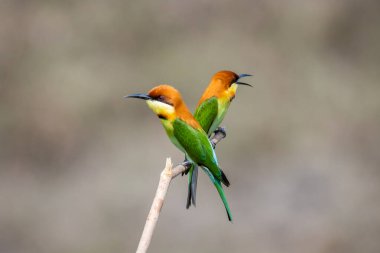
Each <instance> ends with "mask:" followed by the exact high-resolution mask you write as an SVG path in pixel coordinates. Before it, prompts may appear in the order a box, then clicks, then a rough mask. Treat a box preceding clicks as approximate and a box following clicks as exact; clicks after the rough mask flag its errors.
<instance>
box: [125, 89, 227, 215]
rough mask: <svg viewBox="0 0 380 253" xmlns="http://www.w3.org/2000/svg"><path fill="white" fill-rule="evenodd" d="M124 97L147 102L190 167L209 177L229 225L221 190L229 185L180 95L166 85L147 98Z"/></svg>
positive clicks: (145, 95) (140, 95)
mask: <svg viewBox="0 0 380 253" xmlns="http://www.w3.org/2000/svg"><path fill="white" fill-rule="evenodd" d="M126 97H127V98H139V99H144V100H146V102H147V104H148V106H149V107H150V108H151V109H152V111H153V112H154V113H155V114H156V115H157V116H158V117H159V118H160V120H161V123H162V125H163V127H164V129H165V131H166V133H167V135H168V137H169V138H170V140H171V142H172V143H173V144H174V145H175V146H176V147H177V148H179V149H180V150H181V151H182V152H184V153H185V156H186V158H187V159H188V160H189V161H190V162H191V163H192V164H195V165H197V166H199V167H201V168H202V169H203V170H204V171H205V172H206V174H207V175H208V176H209V178H210V180H211V181H212V182H213V184H214V186H215V187H216V189H217V191H218V193H219V196H220V198H221V199H222V201H223V204H224V207H225V209H226V212H227V216H228V220H230V221H232V215H231V211H230V208H229V206H228V202H227V199H226V196H225V194H224V190H223V187H222V183H223V184H224V185H225V186H227V187H228V186H229V185H230V183H229V181H228V179H227V177H226V175H225V174H224V173H223V171H222V170H221V169H220V167H219V165H218V160H217V157H216V155H215V152H214V149H213V147H212V145H211V143H210V141H209V139H208V136H207V134H206V132H205V131H204V130H203V129H202V127H201V125H200V124H199V123H198V121H197V120H196V119H195V118H194V117H193V115H192V114H191V113H190V111H189V109H188V108H187V106H186V104H185V102H184V101H183V99H182V97H181V94H180V93H179V92H178V91H177V90H176V89H175V88H173V87H171V86H169V85H159V86H157V87H154V88H153V89H151V90H150V91H149V92H148V94H132V95H129V96H126Z"/></svg>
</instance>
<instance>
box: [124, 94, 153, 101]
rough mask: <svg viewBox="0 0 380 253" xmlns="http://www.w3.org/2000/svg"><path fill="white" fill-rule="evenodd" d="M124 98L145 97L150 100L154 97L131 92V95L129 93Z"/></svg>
mask: <svg viewBox="0 0 380 253" xmlns="http://www.w3.org/2000/svg"><path fill="white" fill-rule="evenodd" d="M124 98H139V99H144V100H150V99H152V98H151V97H150V96H148V95H146V94H139V93H137V94H131V95H128V96H124Z"/></svg>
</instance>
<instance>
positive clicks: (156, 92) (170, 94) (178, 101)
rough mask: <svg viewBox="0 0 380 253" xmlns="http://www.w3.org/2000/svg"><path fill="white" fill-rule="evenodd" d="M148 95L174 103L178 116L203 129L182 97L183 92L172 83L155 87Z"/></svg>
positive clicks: (170, 103)
mask: <svg viewBox="0 0 380 253" xmlns="http://www.w3.org/2000/svg"><path fill="white" fill-rule="evenodd" d="M148 95H149V96H150V97H151V98H152V99H155V100H157V101H161V102H164V103H167V104H169V105H172V106H173V107H174V110H175V114H176V116H177V117H178V118H180V119H181V120H183V121H185V122H186V123H187V124H189V125H191V126H192V127H194V128H196V129H201V128H202V127H201V126H200V125H199V123H198V121H196V119H195V118H194V117H193V115H192V114H191V113H190V111H189V109H188V108H187V106H186V104H185V102H184V101H183V99H182V96H181V93H179V91H178V90H176V89H175V88H173V87H172V86H170V85H166V84H162V85H159V86H156V87H154V88H153V89H151V90H150V91H149V93H148Z"/></svg>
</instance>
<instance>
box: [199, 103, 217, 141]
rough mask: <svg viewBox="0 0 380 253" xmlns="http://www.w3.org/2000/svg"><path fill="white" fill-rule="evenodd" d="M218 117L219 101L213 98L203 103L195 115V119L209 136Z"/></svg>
mask: <svg viewBox="0 0 380 253" xmlns="http://www.w3.org/2000/svg"><path fill="white" fill-rule="evenodd" d="M217 115H218V99H217V98H216V97H211V98H209V99H206V100H205V101H203V103H201V104H200V105H199V106H198V107H197V109H196V111H195V113H194V118H195V119H196V120H197V121H198V122H199V124H200V125H201V126H202V128H203V130H204V131H205V132H206V133H207V134H208V135H210V134H212V132H211V133H210V128H211V126H212V124H213V123H214V121H215V118H216V117H217Z"/></svg>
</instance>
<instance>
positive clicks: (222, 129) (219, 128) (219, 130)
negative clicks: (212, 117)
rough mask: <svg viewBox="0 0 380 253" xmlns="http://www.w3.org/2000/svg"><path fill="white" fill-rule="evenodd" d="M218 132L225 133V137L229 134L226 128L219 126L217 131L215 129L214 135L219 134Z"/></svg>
mask: <svg viewBox="0 0 380 253" xmlns="http://www.w3.org/2000/svg"><path fill="white" fill-rule="evenodd" d="M217 134H222V135H223V138H225V137H226V136H227V132H226V129H225V128H224V127H218V128H217V129H216V130H215V131H214V135H217Z"/></svg>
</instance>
